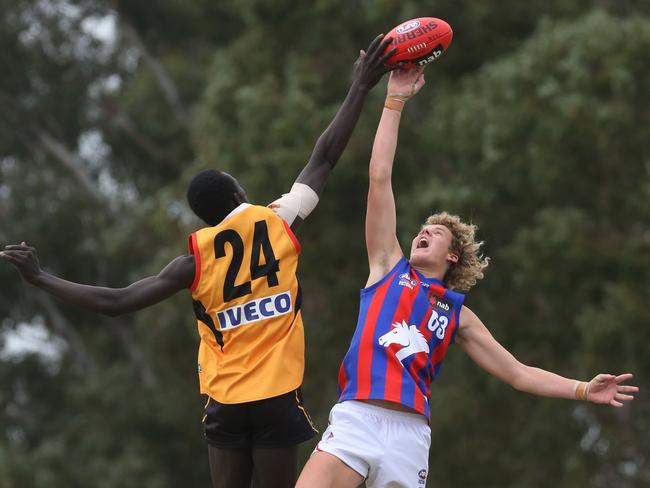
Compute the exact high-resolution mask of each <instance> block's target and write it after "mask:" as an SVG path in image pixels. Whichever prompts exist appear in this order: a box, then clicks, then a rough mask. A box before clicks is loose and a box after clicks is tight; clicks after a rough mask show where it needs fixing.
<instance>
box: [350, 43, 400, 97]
mask: <svg viewBox="0 0 650 488" xmlns="http://www.w3.org/2000/svg"><path fill="white" fill-rule="evenodd" d="M392 41H393V38H392V37H384V34H379V35H378V36H377V37H375V38H374V39H373V41H372V42H371V43H370V46H368V50H367V51H363V50H362V51H360V52H359V58H358V59H357V61H356V62H355V63H354V75H353V84H354V83H356V84H358V85H359V86H361V87H363V88H365V89H367V90H370V89H371V88H372V87H373V86H375V85H376V84H377V82H379V80H381V77H382V76H384V75H385V74H386V73H387V72H389V71H391V70H393V69H395V66H386V64H385V63H386V61H387V60H388V58H390V57H391V56H392V55H393V54H395V52H397V49H395V48H393V49H391V50H389V51H388V52H387V53H386V54H383V53H384V51H386V48H387V47H388V46H389V44H390V43H391V42H392Z"/></svg>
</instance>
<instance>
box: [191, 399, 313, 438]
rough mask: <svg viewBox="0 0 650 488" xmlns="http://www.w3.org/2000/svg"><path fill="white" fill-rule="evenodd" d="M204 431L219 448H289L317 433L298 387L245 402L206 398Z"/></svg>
mask: <svg viewBox="0 0 650 488" xmlns="http://www.w3.org/2000/svg"><path fill="white" fill-rule="evenodd" d="M203 430H204V433H205V438H206V440H207V441H208V444H210V445H211V446H213V447H217V448H220V449H241V448H246V447H262V448H282V447H291V446H295V445H297V444H300V443H301V442H304V441H306V440H309V439H311V438H312V437H314V436H315V435H316V434H318V431H317V430H316V428H315V427H314V425H313V423H312V421H311V417H310V416H309V414H308V413H307V410H306V409H305V407H304V405H303V403H302V393H301V391H300V388H298V389H297V390H293V391H290V392H289V393H285V394H284V395H280V396H276V397H273V398H267V399H265V400H258V401H255V402H247V403H234V404H228V403H219V402H218V401H216V400H214V399H213V398H209V399H208V403H207V404H206V405H205V416H204V417H203Z"/></svg>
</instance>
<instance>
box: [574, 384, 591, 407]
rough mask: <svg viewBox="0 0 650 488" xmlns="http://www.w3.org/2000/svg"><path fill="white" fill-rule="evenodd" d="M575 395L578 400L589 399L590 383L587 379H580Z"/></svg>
mask: <svg viewBox="0 0 650 488" xmlns="http://www.w3.org/2000/svg"><path fill="white" fill-rule="evenodd" d="M575 397H576V400H582V401H585V402H586V401H587V400H588V398H589V383H587V382H585V381H579V382H577V383H576V386H575Z"/></svg>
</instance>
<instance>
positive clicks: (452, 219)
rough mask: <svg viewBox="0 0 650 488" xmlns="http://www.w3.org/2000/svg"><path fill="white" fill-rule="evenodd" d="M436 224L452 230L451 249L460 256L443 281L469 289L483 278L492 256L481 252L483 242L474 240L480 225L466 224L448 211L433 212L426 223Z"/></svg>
mask: <svg viewBox="0 0 650 488" xmlns="http://www.w3.org/2000/svg"><path fill="white" fill-rule="evenodd" d="M435 224H438V225H444V226H445V227H447V228H448V229H449V230H450V231H451V234H452V236H453V238H452V240H451V247H450V251H451V252H453V253H454V254H455V255H456V256H458V262H457V263H452V265H451V266H450V267H449V269H448V270H447V273H446V274H445V278H444V280H443V281H444V282H445V284H446V285H447V287H449V288H450V289H452V290H457V291H468V290H469V289H470V288H471V287H472V286H474V285H475V284H476V282H477V281H478V280H480V279H481V278H483V270H484V269H485V268H486V267H487V266H488V264H489V263H490V258H488V257H484V256H483V255H482V254H480V250H481V246H482V245H483V242H477V241H475V240H474V239H475V234H476V230H477V229H478V226H476V225H474V224H466V223H464V222H463V221H461V220H460V217H458V216H457V215H451V214H449V213H447V212H441V213H437V214H433V215H431V216H429V218H427V220H426V222H425V223H424V225H435Z"/></svg>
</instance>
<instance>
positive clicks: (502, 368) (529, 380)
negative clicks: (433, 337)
mask: <svg viewBox="0 0 650 488" xmlns="http://www.w3.org/2000/svg"><path fill="white" fill-rule="evenodd" d="M458 342H459V344H460V345H461V346H462V347H463V349H464V350H465V352H467V354H468V355H469V356H470V357H471V358H472V359H473V360H474V361H475V362H476V363H477V364H478V365H479V366H481V367H482V368H483V369H485V370H486V371H487V372H488V373H490V374H491V375H492V376H495V377H496V378H499V379H500V380H502V381H504V382H506V383H508V384H509V385H511V386H512V387H513V388H515V389H517V390H520V391H525V392H527V393H532V394H533V395H539V396H546V397H557V398H567V399H577V400H587V401H591V402H594V403H603V404H610V405H612V406H614V407H622V406H623V402H625V401H628V400H633V399H634V396H633V394H634V393H636V392H637V391H639V389H638V388H637V387H636V386H629V385H622V384H621V383H622V382H624V381H627V380H630V379H632V374H629V373H627V374H622V375H619V376H615V375H611V374H599V375H597V376H596V377H595V378H594V379H592V380H591V381H589V382H580V381H577V380H573V379H569V378H564V377H563V376H559V375H557V374H555V373H551V372H550V371H545V370H543V369H540V368H533V367H531V366H527V365H525V364H522V363H520V362H519V361H518V360H517V359H516V358H515V357H514V356H513V355H512V354H510V353H509V352H508V351H507V350H506V349H505V348H504V347H503V346H502V345H501V344H499V343H498V342H497V341H496V340H495V339H494V337H492V334H490V332H489V331H488V330H487V328H486V327H485V325H483V323H482V322H481V320H480V319H479V318H478V317H477V316H476V314H475V313H474V312H472V311H471V310H470V309H469V308H467V307H465V306H463V308H462V310H461V313H460V330H459V331H458Z"/></svg>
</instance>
